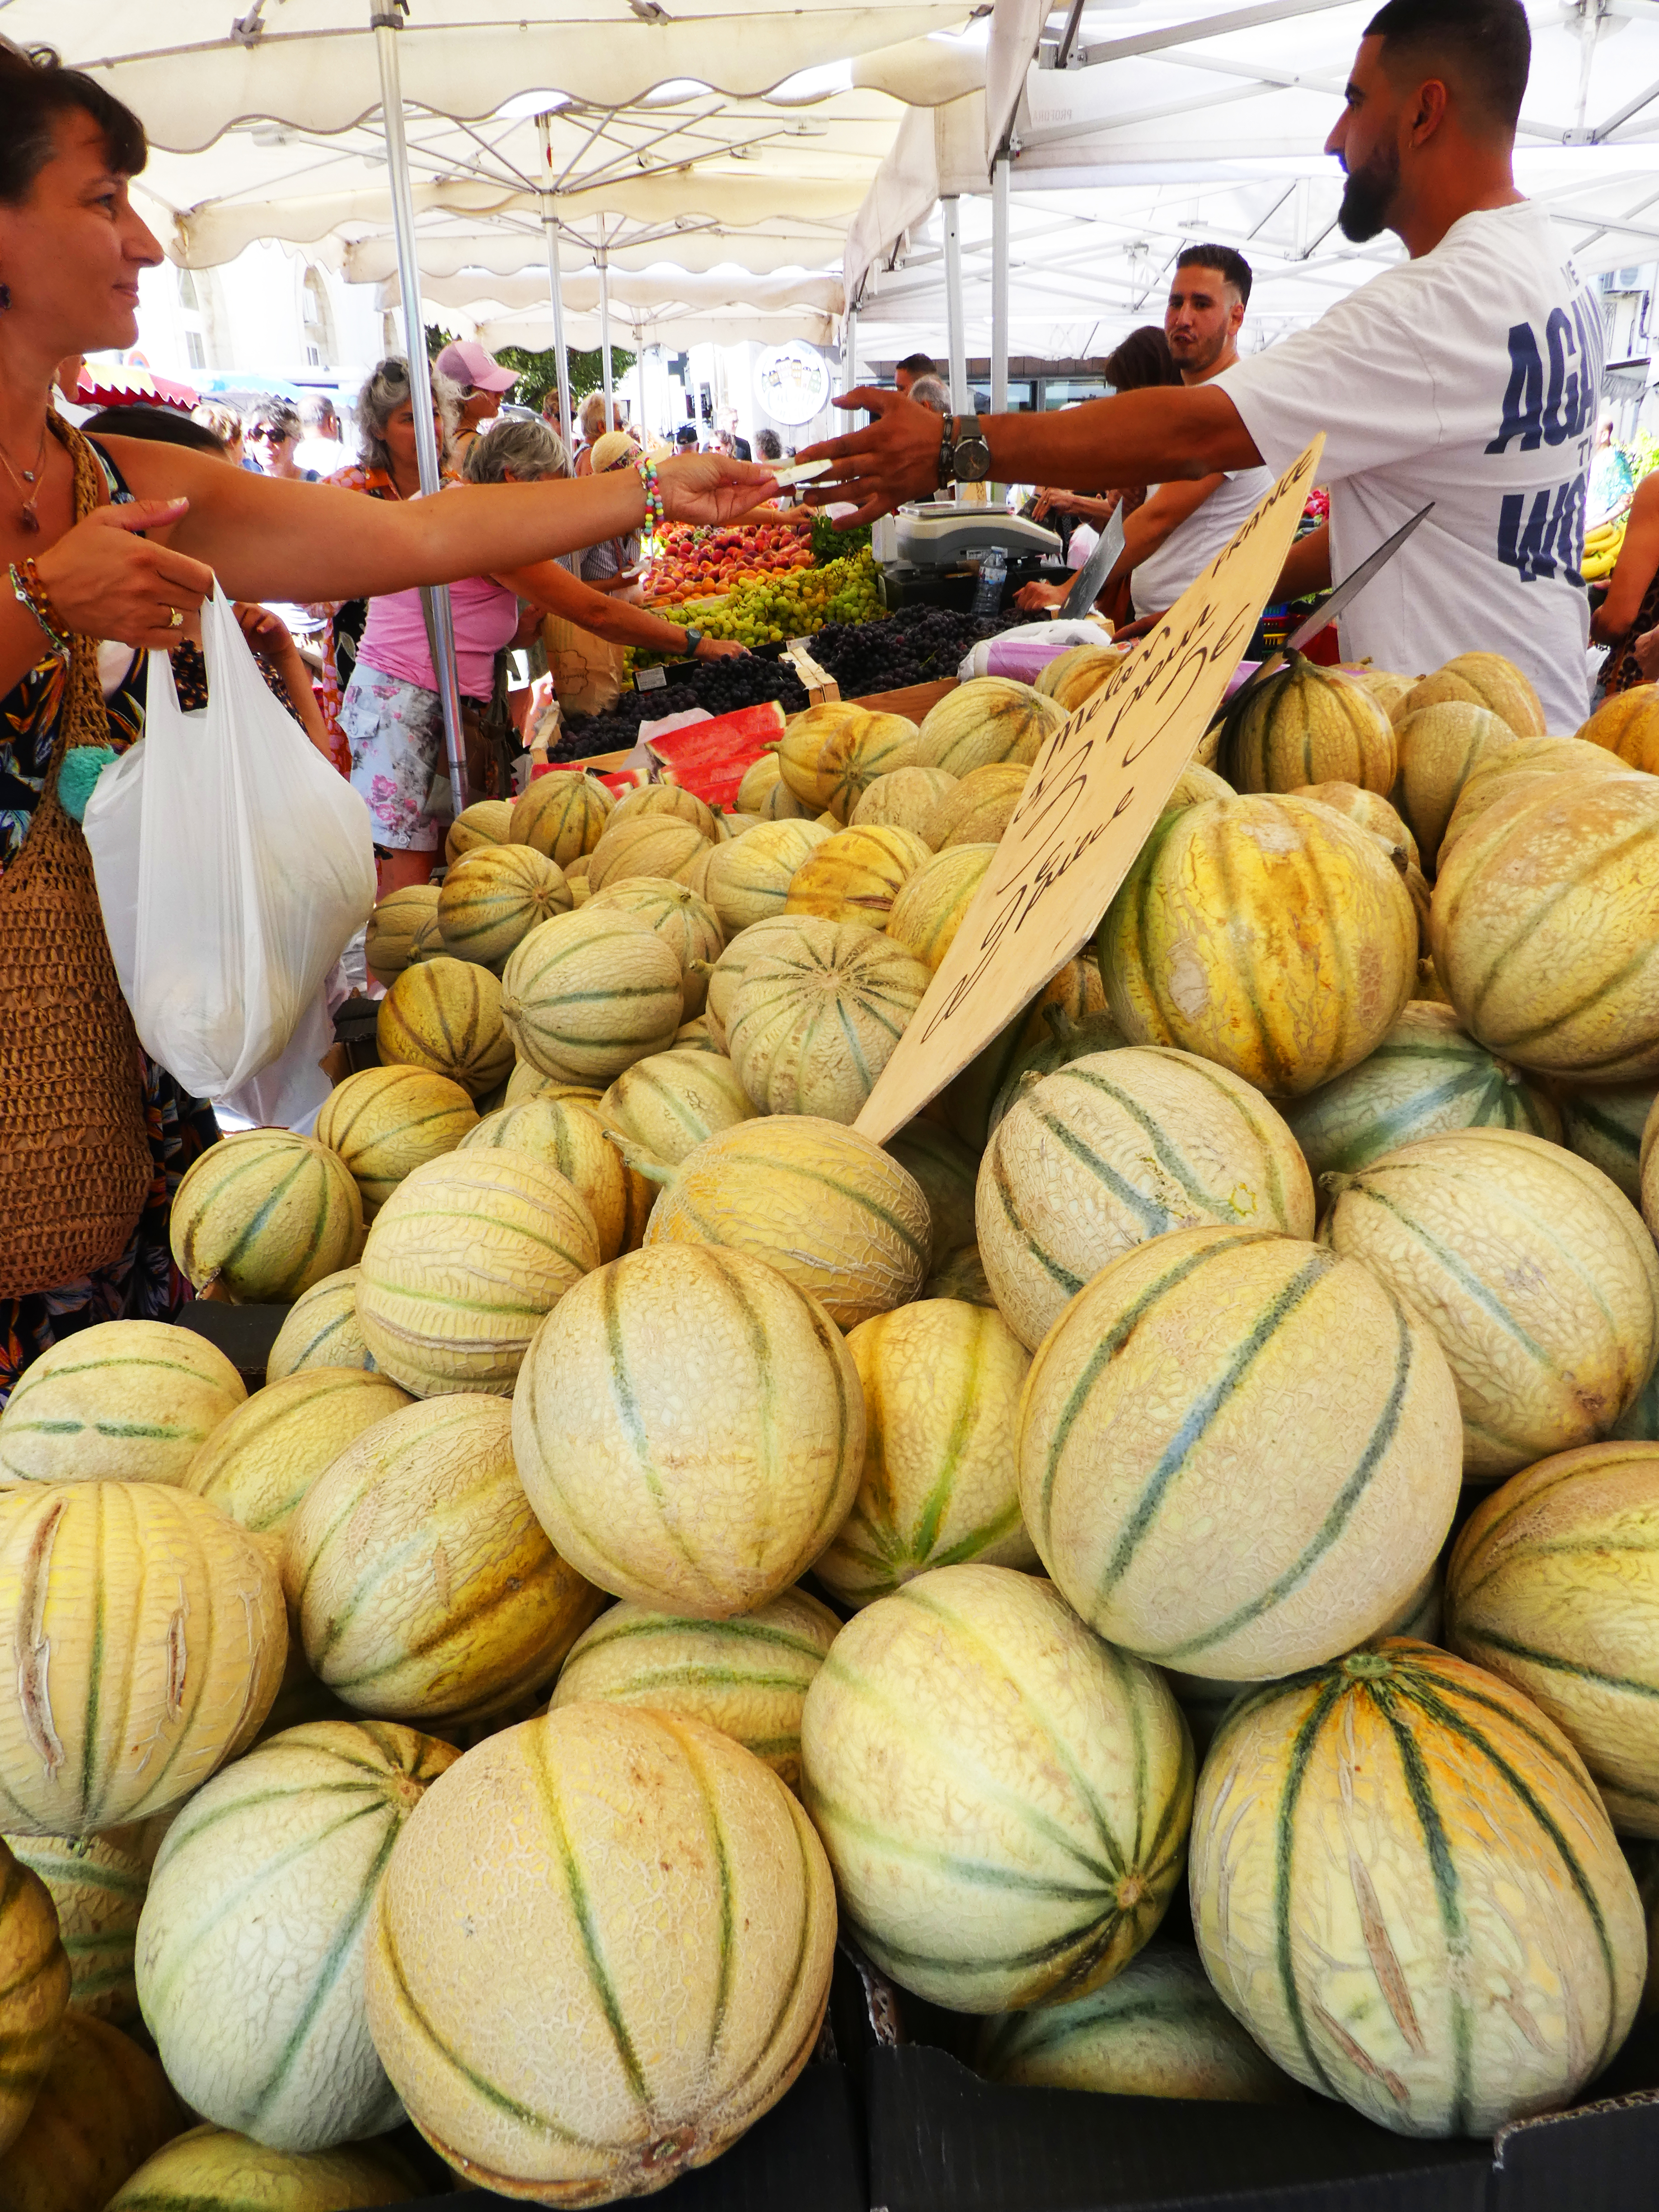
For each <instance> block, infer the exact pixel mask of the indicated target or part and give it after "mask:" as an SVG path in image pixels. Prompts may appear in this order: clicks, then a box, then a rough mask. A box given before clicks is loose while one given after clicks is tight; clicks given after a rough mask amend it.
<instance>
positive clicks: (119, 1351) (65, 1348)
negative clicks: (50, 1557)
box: [0, 1321, 247, 1490]
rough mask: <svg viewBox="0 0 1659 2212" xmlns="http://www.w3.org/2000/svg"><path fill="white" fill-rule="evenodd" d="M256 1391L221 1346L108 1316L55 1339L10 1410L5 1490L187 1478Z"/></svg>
mask: <svg viewBox="0 0 1659 2212" xmlns="http://www.w3.org/2000/svg"><path fill="white" fill-rule="evenodd" d="M246 1396H247V1391H246V1388H245V1387H244V1385H243V1383H242V1378H241V1376H240V1375H239V1374H238V1373H237V1372H236V1370H235V1369H234V1367H233V1366H232V1365H231V1364H230V1362H229V1360H228V1359H227V1358H226V1357H225V1355H224V1353H223V1352H221V1351H220V1350H219V1348H218V1347H217V1346H216V1345H212V1344H210V1343H209V1342H208V1340H207V1339H206V1337H204V1336H198V1335H197V1334H196V1332H195V1330H194V1329H191V1328H173V1327H172V1326H170V1325H169V1324H168V1323H167V1322H160V1321H102V1322H94V1324H93V1326H92V1327H91V1328H82V1329H76V1330H75V1331H74V1332H73V1333H72V1334H70V1335H68V1336H62V1337H59V1339H58V1341H57V1343H56V1344H53V1345H49V1346H47V1348H46V1351H45V1352H42V1353H41V1354H40V1358H38V1359H33V1360H31V1361H30V1362H29V1364H28V1365H27V1367H26V1368H25V1369H24V1370H23V1371H22V1373H21V1375H20V1376H18V1378H17V1380H16V1382H15V1383H14V1384H13V1385H12V1392H11V1396H10V1398H9V1400H8V1401H7V1403H6V1405H5V1407H4V1408H3V1409H0V1490H14V1489H15V1488H16V1487H17V1486H18V1485H19V1484H20V1483H27V1482H181V1481H182V1480H184V1475H185V1468H187V1467H188V1466H189V1465H190V1462H191V1460H192V1459H193V1458H194V1457H195V1455H196V1454H197V1451H198V1450H199V1449H200V1448H201V1446H202V1445H203V1444H204V1443H205V1442H206V1440H207V1438H208V1437H209V1435H210V1433H211V1431H213V1430H214V1429H216V1427H217V1426H218V1425H219V1423H220V1422H221V1421H222V1420H223V1419H224V1418H225V1416H226V1414H227V1413H233V1412H234V1410H235V1408H236V1407H238V1406H240V1404H241V1403H242V1401H243V1400H244V1399H245V1398H246Z"/></svg>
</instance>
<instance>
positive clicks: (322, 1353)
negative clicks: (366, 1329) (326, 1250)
mask: <svg viewBox="0 0 1659 2212" xmlns="http://www.w3.org/2000/svg"><path fill="white" fill-rule="evenodd" d="M309 1367H361V1368H362V1369H364V1370H366V1371H367V1372H368V1373H369V1374H373V1373H374V1354H373V1353H372V1352H370V1350H369V1348H368V1346H367V1345H366V1344H365V1343H364V1342H363V1333H362V1329H361V1328H358V1326H357V1270H356V1268H355V1267H343V1268H342V1269H341V1270H340V1272H339V1273H338V1274H337V1275H325V1276H324V1277H323V1279H322V1281H321V1282H320V1283H313V1285H312V1286H311V1288H310V1289H309V1290H308V1291H302V1292H301V1295H300V1297H297V1298H296V1299H295V1301H294V1304H292V1305H291V1306H290V1307H289V1310H288V1317H287V1319H286V1320H285V1321H284V1322H283V1325H282V1327H281V1328H279V1329H278V1330H277V1332H276V1341H275V1342H274V1343H273V1344H272V1346H271V1347H270V1358H269V1359H268V1360H267V1361H266V1363H265V1381H266V1383H280V1382H281V1381H282V1380H283V1376H285V1375H298V1374H301V1373H302V1372H303V1371H304V1370H306V1369H307V1368H309Z"/></svg>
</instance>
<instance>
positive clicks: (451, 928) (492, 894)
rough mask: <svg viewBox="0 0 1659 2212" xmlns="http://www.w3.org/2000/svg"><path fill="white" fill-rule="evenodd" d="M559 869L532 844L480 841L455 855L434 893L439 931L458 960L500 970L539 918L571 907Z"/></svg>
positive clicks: (546, 918) (561, 912)
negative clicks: (482, 843)
mask: <svg viewBox="0 0 1659 2212" xmlns="http://www.w3.org/2000/svg"><path fill="white" fill-rule="evenodd" d="M571 904H572V901H571V896H570V890H569V886H568V884H566V882H565V879H564V876H563V873H562V871H561V870H560V869H559V868H558V867H557V866H556V864H555V863H554V862H553V861H551V860H549V859H548V858H547V856H546V854H543V853H538V851H537V850H536V848H535V847H534V846H533V845H485V846H482V847H480V848H478V849H477V851H474V852H471V853H467V854H464V855H463V857H462V858H461V859H460V860H457V861H456V863H455V864H454V866H453V867H452V868H451V869H450V871H449V872H448V874H447V876H446V877H445V878H444V886H443V889H442V890H441V891H440V892H439V894H438V934H439V935H440V936H441V938H442V939H443V941H444V950H445V951H446V952H449V953H453V955H454V957H455V958H456V959H458V960H472V961H476V962H477V963H478V965H479V966H480V967H482V968H490V969H494V970H495V973H496V974H497V975H499V974H500V973H501V967H502V963H504V962H505V960H506V958H507V954H508V953H509V952H511V951H512V950H513V946H514V945H518V944H520V943H522V941H523V940H524V939H525V938H526V937H527V936H528V935H529V933H530V932H531V931H532V929H534V928H535V927H536V925H537V923H538V922H540V921H548V920H549V919H550V917H551V916H552V915H556V914H568V913H569V911H570V908H571Z"/></svg>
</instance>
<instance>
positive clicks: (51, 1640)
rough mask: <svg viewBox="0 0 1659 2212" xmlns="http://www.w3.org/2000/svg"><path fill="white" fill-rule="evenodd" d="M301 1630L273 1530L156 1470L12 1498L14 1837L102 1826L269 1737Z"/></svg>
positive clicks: (8, 1502) (7, 1594)
mask: <svg viewBox="0 0 1659 2212" xmlns="http://www.w3.org/2000/svg"><path fill="white" fill-rule="evenodd" d="M287 1651H288V1626H287V1621H286V1619H285V1617H284V1614H283V1595H282V1588H281V1585H280V1583H279V1582H278V1580H277V1577H276V1567H275V1565H274V1563H273V1560H272V1558H271V1556H270V1550H269V1549H268V1548H267V1547H266V1545H265V1543H264V1541H263V1540H262V1539H260V1538H259V1537H257V1536H253V1535H251V1534H249V1533H248V1532H247V1531H246V1529H244V1528H239V1527H238V1526H237V1524H236V1523H235V1522H234V1521H232V1520H230V1519H228V1517H227V1516H225V1515H224V1514H222V1513H220V1512H218V1511H216V1510H215V1509H214V1507H212V1506H211V1505H209V1504H205V1503H204V1501H203V1500H202V1499H201V1498H193V1497H191V1495H190V1494H189V1493H188V1492H185V1491H179V1490H173V1489H169V1488H164V1487H163V1486H161V1485H160V1484H158V1483H152V1482H99V1483H78V1484H76V1485H74V1486H70V1487H66V1488H61V1489H51V1490H47V1489H33V1488H32V1489H29V1490H27V1491H15V1492H12V1494H11V1495H10V1496H9V1497H7V1498H0V1831H3V1832H5V1833H6V1834H7V1835H26V1836H88V1835H94V1834H96V1833H98V1832H100V1831H101V1830H103V1829H106V1828H114V1827H119V1826H122V1825H123V1823H125V1822H127V1821H132V1820H147V1819H148V1818H149V1815H150V1814H152V1813H160V1812H163V1811H165V1810H166V1808H167V1807H168V1806H170V1805H176V1804H177V1803H178V1802H179V1800H180V1799H181V1798H184V1797H187V1796H189V1795H190V1793H191V1790H195V1789H197V1788H198V1787H199V1786H200V1784H203V1783H204V1782H205V1781H206V1780H207V1778H208V1777H209V1775H210V1774H211V1773H212V1772H213V1771H214V1769H215V1768H216V1766H218V1765H220V1764H221V1763H222V1761H223V1760H225V1759H234V1758H235V1757H236V1755H237V1754H238V1753H240V1752H241V1751H243V1750H245V1749H246V1747H247V1746H248V1745H249V1744H250V1743H252V1741H253V1739H254V1737H255V1736H256V1735H258V1731H259V1724H260V1723H261V1722H262V1721H263V1720H264V1717H265V1714H266V1711H268V1710H269V1708H270V1703H271V1700H272V1699H274V1698H275V1696H276V1686H277V1684H278V1683H279V1682H280V1681H281V1680H282V1676H283V1660H284V1658H285V1656H286V1655H287Z"/></svg>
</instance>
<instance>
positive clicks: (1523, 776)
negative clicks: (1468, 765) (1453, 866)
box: [1440, 738, 1632, 868]
mask: <svg viewBox="0 0 1659 2212" xmlns="http://www.w3.org/2000/svg"><path fill="white" fill-rule="evenodd" d="M1631 773H1632V771H1631V770H1629V769H1626V766H1625V764H1624V763H1623V762H1622V761H1620V760H1619V759H1618V758H1617V757H1615V756H1614V755H1613V754H1612V753H1609V752H1604V751H1603V750H1601V747H1600V746H1599V745H1587V744H1584V743H1583V741H1582V740H1581V739H1579V738H1523V739H1522V741H1521V742H1520V743H1518V744H1516V745H1515V746H1514V747H1512V748H1511V749H1510V750H1509V751H1508V752H1505V753H1501V754H1499V755H1498V757H1497V758H1496V759H1488V760H1482V761H1480V762H1478V763H1476V765H1475V766H1474V768H1473V769H1470V771H1469V775H1468V781H1466V782H1465V784H1464V786H1463V788H1462V791H1461V792H1460V793H1458V797H1457V804H1456V805H1455V807H1454V808H1453V809H1452V817H1451V820H1450V821H1449V823H1447V824H1446V834H1445V836H1443V838H1442V839H1441V841H1440V866H1441V867H1442V868H1443V867H1444V866H1445V865H1446V863H1447V861H1448V860H1449V858H1450V856H1451V853H1452V850H1453V848H1454V847H1455V846H1456V845H1457V844H1459V843H1460V842H1467V844H1468V852H1466V853H1465V854H1464V855H1463V864H1464V866H1466V867H1467V866H1471V865H1473V861H1474V858H1475V857H1476V856H1478V855H1479V854H1480V853H1481V852H1483V851H1484V850H1485V848H1486V844H1487V842H1489V840H1490V838H1491V837H1492V836H1498V835H1501V833H1502V830H1503V829H1504V824H1505V823H1507V822H1508V820H1509V814H1508V812H1506V811H1500V810H1501V809H1506V808H1507V807H1508V806H1509V803H1510V801H1511V800H1517V801H1518V800H1520V799H1548V798H1550V797H1552V796H1556V797H1559V796H1560V793H1561V786H1562V784H1563V783H1564V782H1565V783H1570V784H1571V783H1580V782H1583V781H1584V780H1585V779H1586V778H1587V777H1588V778H1592V779H1594V780H1595V781H1598V782H1599V781H1601V780H1602V779H1603V778H1606V777H1613V778H1617V777H1619V776H1622V775H1629V774H1631Z"/></svg>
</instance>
